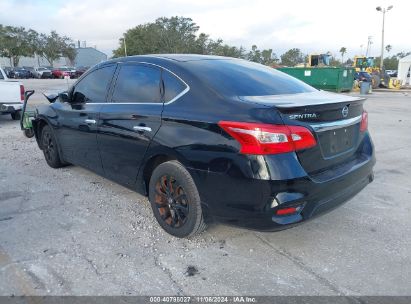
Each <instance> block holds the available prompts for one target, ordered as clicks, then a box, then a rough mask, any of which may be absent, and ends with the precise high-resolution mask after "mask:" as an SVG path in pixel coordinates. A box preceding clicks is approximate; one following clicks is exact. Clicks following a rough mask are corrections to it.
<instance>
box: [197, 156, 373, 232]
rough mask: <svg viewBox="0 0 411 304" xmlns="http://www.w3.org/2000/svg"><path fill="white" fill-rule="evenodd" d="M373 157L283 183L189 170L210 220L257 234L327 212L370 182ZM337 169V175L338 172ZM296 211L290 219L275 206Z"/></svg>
mask: <svg viewBox="0 0 411 304" xmlns="http://www.w3.org/2000/svg"><path fill="white" fill-rule="evenodd" d="M374 164H375V157H374V155H373V154H371V155H363V156H362V157H359V158H358V159H356V160H354V161H351V162H348V163H347V164H345V165H344V166H340V167H339V168H336V169H335V170H336V171H337V175H336V176H334V177H332V178H330V177H329V176H327V175H326V174H319V175H317V176H308V175H307V176H304V177H297V178H294V179H285V180H261V179H249V178H241V177H230V176H229V175H227V174H225V173H213V172H209V171H204V170H195V169H189V170H190V173H191V174H192V176H193V177H194V180H195V182H196V184H197V187H198V189H199V192H200V197H201V199H202V201H203V206H204V208H203V209H205V213H206V215H207V216H209V217H210V218H212V219H214V220H216V221H218V222H222V223H226V224H229V225H235V226H240V227H244V228H248V229H254V230H259V231H275V230H282V229H286V228H289V227H291V226H294V225H296V224H298V223H301V222H304V221H306V220H308V219H311V218H313V217H315V216H318V215H320V214H323V213H325V212H328V211H330V210H332V209H334V208H336V207H338V206H339V205H341V204H343V203H344V202H346V201H348V200H349V199H351V198H352V197H353V196H355V195H356V194H357V193H359V192H360V191H361V190H362V189H363V188H364V187H365V186H367V185H368V184H369V183H370V182H372V180H373V178H374V175H373V166H374ZM338 170H339V172H338ZM285 207H300V208H301V209H300V210H299V212H297V213H295V214H293V215H283V216H278V215H276V211H277V210H278V209H279V208H285Z"/></svg>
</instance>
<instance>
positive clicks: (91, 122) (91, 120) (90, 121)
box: [84, 119, 97, 125]
mask: <svg viewBox="0 0 411 304" xmlns="http://www.w3.org/2000/svg"><path fill="white" fill-rule="evenodd" d="M84 122H85V123H87V124H93V125H95V124H96V123H97V121H96V120H95V119H85V120H84Z"/></svg>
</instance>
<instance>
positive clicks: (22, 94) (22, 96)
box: [20, 84, 24, 102]
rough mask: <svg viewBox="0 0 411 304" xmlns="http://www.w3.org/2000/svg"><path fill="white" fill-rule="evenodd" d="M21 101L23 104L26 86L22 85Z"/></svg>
mask: <svg viewBox="0 0 411 304" xmlns="http://www.w3.org/2000/svg"><path fill="white" fill-rule="evenodd" d="M20 100H21V102H23V101H24V85H22V84H21V85H20Z"/></svg>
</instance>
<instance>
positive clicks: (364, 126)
mask: <svg viewBox="0 0 411 304" xmlns="http://www.w3.org/2000/svg"><path fill="white" fill-rule="evenodd" d="M367 129H368V112H367V111H365V110H364V112H362V116H361V124H360V131H361V132H364V131H367Z"/></svg>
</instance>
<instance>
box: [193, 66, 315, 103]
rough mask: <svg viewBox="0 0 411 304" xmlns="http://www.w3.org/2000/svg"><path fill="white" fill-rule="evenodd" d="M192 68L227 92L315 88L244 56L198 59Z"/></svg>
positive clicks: (293, 91)
mask: <svg viewBox="0 0 411 304" xmlns="http://www.w3.org/2000/svg"><path fill="white" fill-rule="evenodd" d="M188 64H190V65H191V66H192V67H191V71H192V72H193V73H195V74H196V76H197V77H198V78H199V79H202V80H203V81H204V82H205V83H206V85H208V86H210V87H212V88H214V89H215V90H216V91H218V92H220V93H221V94H223V95H226V96H265V95H280V94H296V93H306V92H314V91H317V90H316V89H314V88H313V87H311V86H309V85H307V84H305V83H304V82H302V81H300V80H298V79H296V78H294V77H291V76H289V75H287V74H285V73H282V72H280V71H277V70H275V69H273V68H271V67H267V66H264V65H261V64H256V63H252V62H249V61H246V60H238V59H233V60H198V61H192V62H190V63H188Z"/></svg>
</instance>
